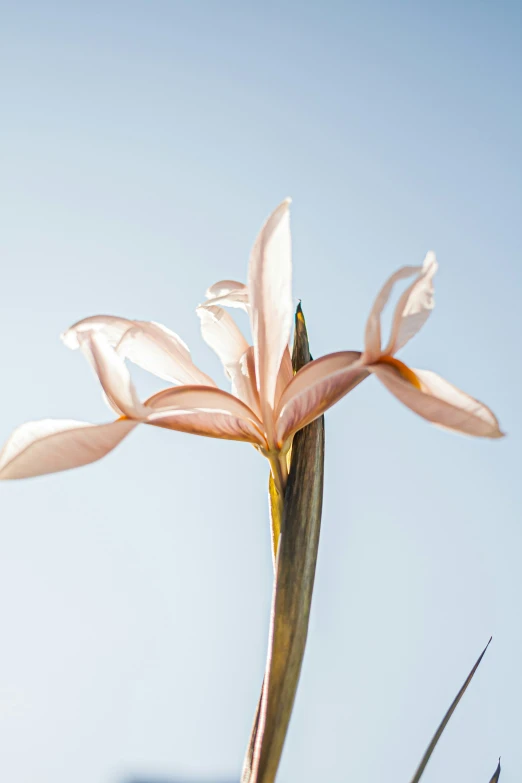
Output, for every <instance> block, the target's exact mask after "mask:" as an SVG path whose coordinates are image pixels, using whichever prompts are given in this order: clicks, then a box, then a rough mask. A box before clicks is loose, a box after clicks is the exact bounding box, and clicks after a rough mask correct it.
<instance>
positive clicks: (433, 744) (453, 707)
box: [411, 637, 500, 783]
mask: <svg viewBox="0 0 522 783" xmlns="http://www.w3.org/2000/svg"><path fill="white" fill-rule="evenodd" d="M491 638H493V637H491ZM491 638H490V640H489V642H488V643H487V644H486V646H485V647H484V649H483V651H482V653H481V655H480V657H479V659H478V661H477V662H476V664H475V666H474V667H473V668H472V670H471V671H470V673H469V674H468V677H467V679H466V682H465V683H464V685H463V686H462V688H461V689H460V691H459V692H458V693H457V695H456V696H455V699H454V700H453V702H452V704H451V706H450V708H449V710H448V711H447V713H446V714H445V716H444V718H443V719H442V723H441V724H440V726H439V728H438V729H437V731H436V732H435V734H434V735H433V739H432V740H431V742H430V744H429V745H428V749H427V750H426V753H425V754H424V756H423V757H422V761H421V763H420V764H419V766H418V768H417V771H416V773H415V775H414V776H413V778H412V779H411V783H418V781H419V780H420V779H421V777H422V774H423V772H424V770H425V769H426V766H427V764H428V761H429V760H430V758H431V754H432V753H433V751H434V750H435V747H436V745H437V742H438V741H439V740H440V738H441V735H442V732H443V731H444V729H445V728H446V726H447V725H448V723H449V719H450V718H451V716H452V715H453V713H454V712H455V710H456V709H457V705H458V703H459V701H460V700H461V699H462V697H463V696H464V694H465V692H466V689H467V687H468V685H469V684H470V682H471V680H472V679H473V675H474V674H475V672H476V671H477V669H478V667H479V664H480V662H481V660H482V658H483V657H484V655H485V653H486V650H487V649H488V647H489V645H490V642H491ZM498 772H499V774H500V762H499V770H498ZM496 779H497V780H498V778H496ZM494 780H495V777H493V780H492V781H490V783H493V781H494Z"/></svg>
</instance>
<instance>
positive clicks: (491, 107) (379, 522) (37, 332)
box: [0, 0, 522, 783]
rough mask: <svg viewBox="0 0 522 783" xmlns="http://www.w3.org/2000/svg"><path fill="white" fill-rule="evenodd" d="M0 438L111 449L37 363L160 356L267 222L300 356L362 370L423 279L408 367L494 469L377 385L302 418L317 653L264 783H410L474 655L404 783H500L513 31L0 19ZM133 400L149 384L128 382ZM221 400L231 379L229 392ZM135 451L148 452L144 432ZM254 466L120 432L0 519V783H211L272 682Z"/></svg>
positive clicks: (188, 328)
mask: <svg viewBox="0 0 522 783" xmlns="http://www.w3.org/2000/svg"><path fill="white" fill-rule="evenodd" d="M0 17H1V24H0V66H1V67H0V89H1V96H2V109H3V111H2V115H3V116H2V123H1V126H0V137H1V142H2V143H1V145H0V165H1V171H2V176H1V181H0V201H1V211H0V214H1V215H2V221H1V230H0V253H1V258H2V266H1V268H2V273H3V274H2V284H1V293H0V327H1V330H0V351H1V355H2V384H1V387H0V388H1V391H0V399H1V402H2V416H1V417H0V438H1V439H2V441H3V440H5V438H6V437H7V436H8V435H9V433H10V432H11V431H12V429H13V428H14V427H15V426H17V425H18V424H20V423H22V422H23V421H26V420H29V419H37V418H44V417H49V416H50V417H58V418H77V419H83V420H91V421H104V420H107V412H106V410H105V408H104V405H103V402H102V401H101V399H100V395H99V393H98V389H97V386H96V382H95V380H93V378H92V373H91V372H90V370H89V368H88V367H87V366H85V365H84V363H83V362H82V359H81V357H79V356H78V355H76V354H71V353H69V352H68V351H67V350H66V349H65V348H64V347H63V346H62V345H61V343H60V341H59V339H58V335H59V334H60V332H61V331H63V330H64V328H66V327H67V326H68V325H69V324H71V323H73V322H74V321H76V320H78V319H79V318H81V317H84V316H87V315H92V314H96V313H113V314H119V315H125V316H128V317H138V318H142V319H151V320H156V321H160V322H162V323H165V324H166V325H168V326H169V327H171V328H172V329H174V330H175V331H176V332H178V333H179V334H180V335H181V336H182V337H183V338H184V339H185V340H186V341H187V342H188V344H189V346H190V347H191V349H192V353H193V356H194V359H195V361H196V362H197V363H198V365H199V366H201V367H202V368H203V369H204V370H205V371H207V372H210V373H213V374H214V375H215V377H216V378H218V379H220V378H221V377H222V374H221V373H222V371H221V369H220V368H219V366H218V362H217V359H216V358H215V357H214V356H213V355H212V354H211V352H210V349H208V348H207V347H206V346H205V344H204V343H203V342H202V340H201V338H200V336H199V323H198V319H197V317H196V315H195V313H194V308H195V306H196V305H197V304H198V302H199V301H201V299H202V298H203V294H204V291H205V288H206V287H207V286H208V285H209V284H210V283H212V282H214V281H216V280H218V279H221V278H225V277H226V278H236V279H240V280H241V279H244V278H245V274H246V266H247V260H248V254H249V250H250V247H251V244H252V242H253V240H254V238H255V235H256V233H257V231H258V229H259V227H260V226H261V223H262V222H263V220H264V218H265V217H266V215H267V214H268V213H269V212H270V211H271V210H272V209H273V208H274V207H275V206H276V205H277V203H279V201H280V200H281V199H282V198H284V197H285V196H287V195H291V196H292V197H293V206H292V229H293V239H294V296H295V298H296V302H297V299H298V298H299V299H301V300H302V303H303V308H304V311H305V315H306V318H307V322H308V327H309V333H310V341H311V345H312V352H313V354H314V356H320V355H322V354H324V353H328V352H331V351H335V350H342V349H358V348H360V347H361V341H362V334H363V329H364V322H365V319H366V315H367V313H368V309H369V307H370V304H371V302H372V299H373V297H374V295H375V294H376V292H377V290H378V288H379V286H380V285H381V284H382V282H383V281H384V280H385V278H386V277H387V276H388V275H389V274H390V273H391V272H392V271H394V270H395V269H396V268H397V267H398V266H400V265H402V264H416V263H420V262H421V261H422V258H423V257H424V254H425V252H426V251H427V250H430V249H433V250H435V251H436V252H437V256H438V258H439V261H440V272H439V273H438V275H437V279H436V296H437V306H436V309H435V312H434V314H433V316H432V317H431V319H430V321H429V323H428V324H427V325H426V327H425V329H424V330H423V332H422V333H421V334H419V335H418V337H416V338H415V340H414V341H413V342H412V343H411V344H410V345H409V346H408V347H407V348H406V349H405V350H404V352H403V354H401V358H403V359H404V360H405V361H407V362H408V363H411V364H412V365H413V366H418V367H426V368H428V369H433V370H435V371H437V372H439V373H440V374H442V375H443V376H444V377H447V378H448V379H449V380H451V381H452V382H453V383H455V384H457V385H458V386H460V387H462V388H463V389H465V390H466V391H468V392H470V393H471V394H473V395H474V396H476V397H478V398H479V399H483V400H484V401H486V402H487V403H488V404H489V405H490V406H491V407H492V408H493V409H494V410H495V412H496V413H497V414H498V416H499V418H500V421H501V424H502V426H503V428H504V429H505V430H506V431H507V432H508V435H509V437H508V438H505V439H504V440H502V441H499V442H481V441H474V440H469V439H465V438H460V437H458V436H454V435H451V434H448V433H446V432H442V431H439V430H437V429H435V428H432V427H430V426H429V425H428V424H427V423H425V422H424V421H422V420H420V419H418V418H416V417H415V416H414V414H412V413H410V412H409V411H408V410H406V409H404V408H403V407H402V406H401V405H400V404H399V403H398V402H397V401H396V400H395V399H394V398H392V397H391V396H390V395H389V394H388V393H387V392H386V390H385V389H384V388H383V387H381V386H379V385H378V384H377V382H376V381H375V380H374V379H370V380H369V381H367V382H365V383H364V384H363V385H362V386H361V387H359V388H358V389H356V390H355V391H354V392H353V393H352V394H351V395H349V397H347V398H346V399H345V400H344V401H343V402H341V403H340V404H339V405H337V406H336V407H335V408H334V409H333V410H332V411H331V412H330V413H328V414H327V418H326V425H327V457H326V483H325V505H324V515H323V530H322V537H321V546H320V554H319V562H318V574H317V580H316V592H315V596H314V604H313V612H312V618H311V629H310V636H309V644H308V650H307V655H306V659H305V663H304V667H303V673H302V679H301V683H300V688H299V693H298V697H297V701H296V706H295V712H294V716H293V719H292V723H291V727H290V732H289V736H288V740H287V744H286V747H285V752H284V757H283V761H282V764H281V770H280V776H279V780H280V783H292V782H293V781H296V780H299V781H301V782H302V783H312V782H313V783H316V781H317V780H319V779H320V780H328V781H332V783H336V781H344V780H351V779H356V780H358V781H361V783H374V781H376V780H384V779H386V780H387V781H389V782H390V783H407V781H408V780H409V779H410V777H411V774H412V773H413V770H414V769H415V767H416V764H417V762H418V760H419V758H420V756H421V754H422V752H423V750H424V748H425V746H426V744H427V742H428V741H429V739H430V737H431V735H432V733H433V731H434V730H435V728H436V726H437V724H438V722H439V720H440V718H441V717H442V714H443V713H444V711H445V709H446V708H447V706H448V705H449V703H450V701H451V700H452V698H453V696H454V695H455V693H456V691H457V690H458V688H459V687H460V684H461V682H462V681H463V679H464V678H465V676H466V674H467V672H468V671H469V669H470V668H471V665H472V664H473V662H474V661H475V660H476V658H477V656H478V654H479V652H480V651H481V649H482V648H483V647H484V645H485V643H486V641H487V639H488V638H489V636H490V635H491V634H493V637H494V639H493V643H492V645H491V647H490V649H489V651H488V653H487V656H486V658H485V659H484V661H483V663H482V666H481V669H480V670H479V672H478V674H477V676H476V680H475V681H474V682H473V685H472V687H471V689H470V690H469V691H468V693H467V695H466V698H465V700H464V702H463V703H462V704H461V706H460V707H459V709H458V712H457V713H456V714H455V716H454V718H453V720H452V723H451V725H450V728H449V729H448V731H447V734H446V735H445V737H444V739H443V741H442V742H441V744H440V747H439V749H438V751H437V754H436V756H435V757H434V759H433V761H432V762H431V764H430V766H429V768H428V770H427V772H426V774H425V778H424V779H425V781H426V783H436V782H437V781H440V780H443V779H450V780H453V779H455V780H461V779H463V780H477V781H481V780H483V781H485V782H486V781H487V780H489V778H490V776H491V774H492V772H493V769H494V767H495V764H496V759H497V757H498V755H499V754H502V758H503V773H502V780H503V781H504V782H505V783H509V781H515V780H517V779H518V776H519V774H520V769H521V767H522V751H521V748H520V743H519V739H520V735H521V732H522V718H521V712H520V704H521V703H522V678H521V675H520V672H519V668H518V667H519V665H520V663H519V662H520V660H521V654H522V630H521V625H520V599H521V590H522V577H521V569H520V558H521V555H522V533H521V528H520V489H519V483H520V469H521V467H522V465H521V445H520V444H521V441H520V435H521V415H520V388H521V382H522V372H521V369H522V368H521V362H520V347H519V340H520V333H521V327H522V323H521V321H522V318H521V314H520V304H519V299H520V293H521V287H522V286H521V283H522V280H521V265H520V242H521V236H520V228H519V224H520V208H521V201H522V199H521V176H520V175H521V147H520V137H521V103H520V87H521V84H520V82H521V78H520V77H521V62H520V50H519V42H520V29H521V20H520V6H519V4H517V3H510V2H498V3H471V2H454V3H446V2H440V3H437V4H427V3H410V2H393V3H385V2H367V3H364V4H363V3H350V2H346V3H337V2H325V3H321V4H319V3H314V4H312V3H294V2H287V3H284V2H283V3H278V4H276V3H272V2H265V3H263V4H261V3H256V4H253V3H235V2H223V3H212V2H198V3H193V2H192V3H190V2H175V1H172V2H157V1H156V0H151V2H148V3H145V2H126V3H122V2H108V3H100V2H97V1H95V2H92V3H89V4H79V3H76V4H71V3H63V2H46V3H45V4H43V3H37V2H25V1H24V0H21V2H19V3H17V4H16V5H13V4H8V3H1V2H0ZM136 378H137V382H138V384H139V387H140V389H141V390H143V392H146V391H149V390H151V389H153V388H155V386H154V384H153V381H151V379H150V378H147V377H145V376H144V374H143V375H142V374H138V373H136ZM223 382H225V381H224V379H223ZM150 429H152V428H150ZM266 481H267V466H266V464H265V463H264V461H263V460H261V458H260V457H259V455H257V454H256V453H255V452H254V450H253V449H251V448H250V447H248V446H246V445H242V444H236V443H225V442H218V441H212V440H206V439H198V438H195V437H190V436H186V435H181V434H176V433H170V432H163V431H160V432H155V431H149V430H148V429H147V428H143V431H141V430H138V431H137V432H136V433H134V434H133V435H132V436H131V437H130V438H129V440H128V441H126V442H125V443H124V444H122V445H121V447H119V448H118V449H117V450H116V451H115V452H114V453H113V454H111V455H110V456H109V457H107V458H106V459H105V460H103V461H101V462H100V463H98V464H95V465H93V466H90V467H87V468H83V469H81V470H78V471H75V472H71V473H69V474H63V475H57V476H51V477H47V478H45V477H44V478H41V479H35V480H32V481H28V482H15V483H13V484H4V485H2V486H1V487H0V536H1V541H2V545H1V547H0V618H1V623H2V629H3V633H2V637H3V642H2V645H1V647H0V735H1V736H2V746H3V751H2V757H1V759H0V770H1V773H2V777H3V778H5V779H8V780H10V782H11V783H25V781H27V780H42V781H47V780H49V781H51V780H52V781H53V783H69V781H71V780H73V779H74V780H75V783H125V781H126V780H128V779H130V778H132V777H138V776H141V777H144V776H147V775H148V776H150V777H151V778H152V777H154V776H156V777H160V776H161V777H164V778H165V779H169V778H172V779H173V780H174V779H176V778H179V777H183V779H185V778H186V779H187V780H188V781H191V780H194V781H197V780H200V779H203V780H205V779H208V780H213V779H219V778H225V779H226V778H228V777H230V778H233V777H234V776H236V777H237V775H238V773H239V768H240V765H241V760H242V755H243V751H244V748H245V745H246V742H247V738H248V733H249V730H250V725H251V721H252V717H253V711H254V707H255V703H256V699H257V693H258V689H259V686H260V683H261V679H262V672H263V666H264V659H265V649H266V634H267V627H268V613H269V602H270V592H271V559H270V544H269V535H268V521H267V500H266Z"/></svg>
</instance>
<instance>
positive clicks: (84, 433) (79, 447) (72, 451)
mask: <svg viewBox="0 0 522 783" xmlns="http://www.w3.org/2000/svg"><path fill="white" fill-rule="evenodd" d="M135 426H136V422H135V421H129V420H128V419H118V420H117V421H113V422H111V423H110V424H88V423H85V422H82V421H65V420H62V421H57V420H53V419H44V420H43V421H31V422H28V423H27V424H22V426H21V427H18V429H16V430H15V431H14V432H13V434H12V435H11V437H10V438H9V440H8V441H7V443H6V444H5V446H4V448H3V450H2V452H1V453H0V479H20V478H29V477H31V476H41V475H44V474H46V473H58V472H59V471H62V470H69V469H70V468H77V467H80V466H81V465H88V464H89V463H91V462H96V460H98V459H101V458H102V457H104V456H105V455H106V454H108V453H109V451H112V449H114V448H115V447H116V446H117V445H118V444H119V443H120V441H122V440H123V438H124V437H125V436H126V435H128V434H129V432H130V431H131V430H132V429H134V427H135Z"/></svg>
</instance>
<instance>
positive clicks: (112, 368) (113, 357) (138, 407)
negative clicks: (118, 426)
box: [80, 332, 145, 419]
mask: <svg viewBox="0 0 522 783" xmlns="http://www.w3.org/2000/svg"><path fill="white" fill-rule="evenodd" d="M80 345H81V349H82V352H83V353H84V354H85V355H86V356H87V358H88V360H89V362H90V364H91V365H92V367H93V368H94V371H95V372H96V374H97V376H98V378H99V380H100V383H101V385H102V388H103V391H104V392H105V395H106V397H107V400H108V401H109V403H110V405H111V407H112V408H113V409H114V410H115V411H117V412H119V413H122V414H123V415H124V416H128V417H129V418H130V419H140V418H142V417H143V416H144V415H145V408H144V406H143V405H142V403H141V402H140V400H139V398H138V395H137V393H136V389H135V388H134V384H133V383H132V380H131V377H130V373H129V371H128V369H127V367H126V365H125V362H124V360H123V359H122V358H121V356H118V354H117V353H116V351H115V350H114V348H112V347H111V346H110V345H109V343H108V342H107V340H106V339H105V338H104V337H103V336H102V334H101V333H100V332H91V333H89V332H85V333H84V334H83V335H81V336H80Z"/></svg>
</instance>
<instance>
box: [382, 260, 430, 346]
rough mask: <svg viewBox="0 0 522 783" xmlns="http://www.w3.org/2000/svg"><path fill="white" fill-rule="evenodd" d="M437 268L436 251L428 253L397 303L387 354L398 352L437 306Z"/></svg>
mask: <svg viewBox="0 0 522 783" xmlns="http://www.w3.org/2000/svg"><path fill="white" fill-rule="evenodd" d="M437 269H438V264H437V260H436V258H435V253H428V254H427V256H426V258H425V259H424V264H423V266H422V271H421V273H420V274H419V276H418V278H417V279H416V280H415V281H414V282H413V283H412V284H411V285H410V286H409V287H408V288H407V289H406V291H405V292H404V293H403V294H402V296H401V298H400V299H399V301H398V303H397V307H396V308H395V313H394V316H393V322H392V329H391V335H390V341H389V343H388V345H387V347H386V349H385V350H384V353H385V354H391V355H393V354H394V353H396V352H397V351H398V350H399V349H400V348H402V347H403V346H404V345H406V343H407V342H408V341H409V340H411V338H412V337H414V336H415V335H416V334H417V332H418V331H419V330H420V329H421V327H422V326H424V324H425V323H426V321H427V320H428V318H429V316H430V314H431V311H432V310H433V308H434V307H435V301H434V298H433V293H434V291H433V276H434V275H435V272H436V271H437Z"/></svg>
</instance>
